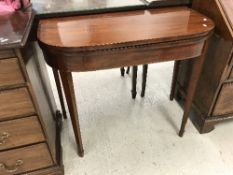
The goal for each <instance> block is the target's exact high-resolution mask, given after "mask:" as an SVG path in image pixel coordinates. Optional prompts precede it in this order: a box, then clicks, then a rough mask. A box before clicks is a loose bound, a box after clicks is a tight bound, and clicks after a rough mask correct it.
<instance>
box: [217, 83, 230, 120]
mask: <svg viewBox="0 0 233 175" xmlns="http://www.w3.org/2000/svg"><path fill="white" fill-rule="evenodd" d="M232 112H233V83H224V84H223V86H222V88H221V91H220V94H219V96H218V99H217V102H216V105H215V108H214V111H213V115H214V116H216V115H224V114H229V113H232Z"/></svg>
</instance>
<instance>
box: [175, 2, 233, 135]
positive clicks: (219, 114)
mask: <svg viewBox="0 0 233 175" xmlns="http://www.w3.org/2000/svg"><path fill="white" fill-rule="evenodd" d="M193 8H194V9H196V10H198V11H200V12H202V13H203V14H205V15H207V16H208V17H210V18H212V19H213V20H214V22H215V23H216V29H215V32H214V35H213V36H212V38H211V40H210V46H209V49H208V53H207V58H206V60H205V63H204V68H203V71H202V74H201V78H200V80H199V82H198V86H197V93H196V96H195V98H194V102H193V108H192V109H193V115H192V117H191V119H192V121H193V123H194V124H195V126H196V127H197V128H198V130H199V131H200V133H206V132H210V131H212V130H213V129H214V125H215V124H216V123H218V122H221V121H224V120H227V119H232V116H233V91H232V89H233V1H232V0H205V1H202V0H194V1H193ZM192 67H193V64H192V62H191V61H186V62H182V63H181V64H180V66H179V70H178V72H177V73H176V74H178V80H177V82H176V83H177V85H178V86H177V89H176V97H177V100H178V101H179V102H180V103H182V101H183V100H182V99H185V97H186V94H187V93H186V92H187V85H188V83H189V82H190V75H191V74H190V69H192ZM175 72H176V71H175ZM179 97H182V99H180V98H179Z"/></svg>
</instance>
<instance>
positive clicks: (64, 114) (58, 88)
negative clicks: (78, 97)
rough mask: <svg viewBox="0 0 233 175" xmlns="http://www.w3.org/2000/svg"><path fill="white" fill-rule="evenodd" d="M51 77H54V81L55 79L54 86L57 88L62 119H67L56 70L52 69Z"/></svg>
mask: <svg viewBox="0 0 233 175" xmlns="http://www.w3.org/2000/svg"><path fill="white" fill-rule="evenodd" d="M53 75H54V79H55V82H56V86H57V92H58V95H59V99H60V104H61V108H62V113H63V117H64V119H67V115H66V108H65V102H64V98H63V94H62V87H61V81H60V78H59V73H58V70H56V69H53Z"/></svg>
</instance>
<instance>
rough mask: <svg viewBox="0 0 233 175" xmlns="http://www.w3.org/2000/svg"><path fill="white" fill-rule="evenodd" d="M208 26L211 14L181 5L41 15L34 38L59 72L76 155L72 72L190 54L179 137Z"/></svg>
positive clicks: (78, 138)
mask: <svg viewBox="0 0 233 175" xmlns="http://www.w3.org/2000/svg"><path fill="white" fill-rule="evenodd" d="M119 26H120V28H119ZM213 28H214V24H213V22H212V21H211V20H210V19H208V18H207V17H205V16H203V15H201V14H200V13H198V12H196V11H194V10H191V9H188V8H186V7H176V8H163V9H151V10H138V11H130V12H117V13H108V14H99V15H88V16H76V17H67V18H54V19H50V20H41V21H40V23H39V27H38V34H37V35H38V39H39V43H40V46H41V48H42V50H43V53H44V55H45V59H46V61H47V63H48V64H49V65H50V66H52V67H53V68H54V69H56V70H59V72H60V75H61V79H62V83H63V87H64V91H65V95H66V99H67V103H68V107H69V111H70V115H71V120H72V124H73V129H74V133H75V138H76V142H77V145H78V153H79V155H80V156H83V155H84V151H83V146H82V139H81V133H80V126H79V119H78V111H77V108H76V101H75V92H74V87H73V80H72V72H74V71H75V72H81V71H95V70H101V69H110V68H117V67H123V66H132V65H140V64H149V63H154V62H161V61H171V60H186V59H191V58H195V59H193V61H194V63H195V67H194V68H193V73H192V81H190V85H189V90H188V98H187V102H186V105H185V109H184V116H183V121H182V126H181V130H180V133H179V135H180V136H182V135H183V133H184V128H185V124H186V122H187V119H188V115H189V111H190V108H191V104H192V99H193V96H194V93H195V87H196V82H197V81H198V79H199V75H200V73H201V70H202V63H203V61H204V58H205V51H206V49H207V48H208V44H207V38H208V37H209V35H210V32H211V31H212V30H213ZM87 29H88V30H87ZM132 31H133V35H132ZM74 36H75V37H74Z"/></svg>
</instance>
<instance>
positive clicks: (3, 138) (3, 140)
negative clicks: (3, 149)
mask: <svg viewBox="0 0 233 175" xmlns="http://www.w3.org/2000/svg"><path fill="white" fill-rule="evenodd" d="M9 137H10V134H9V133H7V132H3V133H1V134H0V145H2V144H4V143H6V140H7V139H8V138H9Z"/></svg>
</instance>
